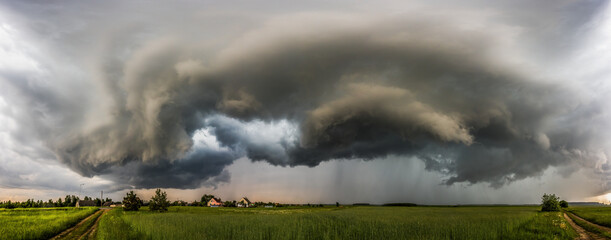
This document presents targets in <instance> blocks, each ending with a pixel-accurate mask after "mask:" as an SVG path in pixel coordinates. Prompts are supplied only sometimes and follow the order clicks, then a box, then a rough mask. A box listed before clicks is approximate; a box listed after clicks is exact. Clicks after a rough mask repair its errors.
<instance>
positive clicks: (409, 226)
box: [98, 207, 576, 239]
mask: <svg viewBox="0 0 611 240" xmlns="http://www.w3.org/2000/svg"><path fill="white" fill-rule="evenodd" d="M111 213H112V215H111V214H107V215H106V216H104V217H103V219H102V221H104V220H105V219H104V218H107V220H106V221H108V222H114V223H115V224H109V225H106V226H103V225H102V223H100V226H99V230H98V231H99V234H98V236H100V235H101V234H102V233H103V232H104V233H105V235H104V236H103V237H100V238H98V239H119V238H125V237H126V236H131V238H132V239H134V237H137V238H140V239H499V238H502V239H572V238H573V237H574V236H575V235H576V234H575V232H574V231H573V230H572V229H571V228H570V227H569V225H568V224H567V223H566V222H565V220H564V219H563V217H562V216H561V215H560V214H559V213H541V212H538V209H537V208H536V207H349V208H335V207H332V208H331V207H326V208H293V209H282V208H279V209H235V208H218V209H216V208H214V209H213V208H201V207H173V208H171V209H170V212H167V213H152V212H149V211H140V212H122V211H121V210H113V211H111ZM111 218H112V220H110V219H111ZM110 228H113V229H110ZM118 229H123V230H118Z"/></svg>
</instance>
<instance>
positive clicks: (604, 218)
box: [567, 206, 611, 227]
mask: <svg viewBox="0 0 611 240" xmlns="http://www.w3.org/2000/svg"><path fill="white" fill-rule="evenodd" d="M567 211H569V212H572V213H574V214H575V215H577V216H580V217H582V218H583V219H585V220H588V221H590V222H593V223H596V224H599V225H602V226H605V227H611V207H609V206H579V207H570V208H568V209H567Z"/></svg>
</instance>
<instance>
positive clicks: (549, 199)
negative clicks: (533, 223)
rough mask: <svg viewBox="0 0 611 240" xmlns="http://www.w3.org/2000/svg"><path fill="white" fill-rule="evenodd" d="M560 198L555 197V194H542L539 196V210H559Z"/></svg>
mask: <svg viewBox="0 0 611 240" xmlns="http://www.w3.org/2000/svg"><path fill="white" fill-rule="evenodd" d="M559 200H560V198H559V197H556V195H555V194H543V197H541V211H543V212H557V211H560V203H559Z"/></svg>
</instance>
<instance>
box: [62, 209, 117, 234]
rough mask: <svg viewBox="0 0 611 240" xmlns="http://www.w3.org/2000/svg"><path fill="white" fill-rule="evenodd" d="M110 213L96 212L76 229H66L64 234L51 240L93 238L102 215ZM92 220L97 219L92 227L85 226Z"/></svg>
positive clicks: (82, 221)
mask: <svg viewBox="0 0 611 240" xmlns="http://www.w3.org/2000/svg"><path fill="white" fill-rule="evenodd" d="M108 211H109V209H100V210H98V211H96V212H95V213H93V214H91V215H89V216H88V217H86V218H85V219H83V220H81V221H80V222H79V223H78V224H76V225H75V226H74V227H71V228H69V229H66V230H65V231H63V232H62V233H60V234H58V235H57V236H55V237H53V238H51V240H61V239H88V238H89V237H93V235H94V234H95V231H96V230H97V227H98V222H99V221H100V219H101V217H102V215H104V214H105V213H106V212H108ZM92 218H95V220H94V221H95V222H94V223H93V224H91V225H90V226H85V225H86V224H87V223H88V222H90V221H91V220H92ZM83 228H87V229H86V230H85V231H83V230H84V229H83ZM79 232H82V233H79Z"/></svg>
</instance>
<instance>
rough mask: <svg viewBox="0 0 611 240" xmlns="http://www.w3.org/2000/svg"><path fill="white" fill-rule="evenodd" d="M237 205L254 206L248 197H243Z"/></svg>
mask: <svg viewBox="0 0 611 240" xmlns="http://www.w3.org/2000/svg"><path fill="white" fill-rule="evenodd" d="M237 207H252V203H251V202H250V200H248V198H247V197H243V198H242V199H240V201H238V204H237Z"/></svg>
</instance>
